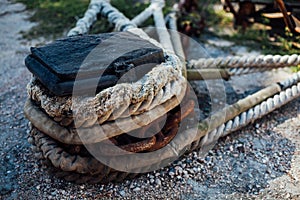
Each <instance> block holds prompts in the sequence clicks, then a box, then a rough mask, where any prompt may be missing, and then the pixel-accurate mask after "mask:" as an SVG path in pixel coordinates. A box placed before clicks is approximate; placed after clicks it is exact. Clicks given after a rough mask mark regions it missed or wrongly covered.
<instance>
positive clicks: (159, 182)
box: [155, 178, 161, 186]
mask: <svg viewBox="0 0 300 200" xmlns="http://www.w3.org/2000/svg"><path fill="white" fill-rule="evenodd" d="M155 183H156V185H159V186H160V185H161V180H160V179H158V178H157V179H156V180H155Z"/></svg>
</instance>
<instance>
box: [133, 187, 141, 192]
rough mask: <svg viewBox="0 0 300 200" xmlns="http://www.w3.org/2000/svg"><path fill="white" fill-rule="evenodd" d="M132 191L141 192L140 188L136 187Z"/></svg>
mask: <svg viewBox="0 0 300 200" xmlns="http://www.w3.org/2000/svg"><path fill="white" fill-rule="evenodd" d="M132 191H134V192H139V191H141V188H140V187H136V188H134V189H133V190H132Z"/></svg>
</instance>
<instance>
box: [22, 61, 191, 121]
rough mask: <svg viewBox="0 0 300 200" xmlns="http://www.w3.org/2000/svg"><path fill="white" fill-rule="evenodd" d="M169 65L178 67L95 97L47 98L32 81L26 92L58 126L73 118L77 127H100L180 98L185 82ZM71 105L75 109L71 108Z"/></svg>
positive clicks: (158, 70)
mask: <svg viewBox="0 0 300 200" xmlns="http://www.w3.org/2000/svg"><path fill="white" fill-rule="evenodd" d="M172 64H173V65H177V66H178V64H179V63H178V62H177V63H174V62H173V63H172V62H169V63H163V64H161V65H159V66H158V67H155V68H154V69H153V70H152V71H150V72H149V73H148V74H146V75H145V76H144V77H143V78H142V79H141V80H139V81H137V82H136V83H132V84H129V83H122V84H117V85H115V86H113V87H110V88H107V89H105V90H103V91H101V92H99V93H98V94H97V95H96V96H95V97H72V96H67V97H58V96H53V95H49V93H48V92H47V90H46V89H45V88H44V87H43V86H41V85H40V84H37V83H36V81H31V82H30V83H29V84H28V86H27V91H28V94H29V97H30V98H31V99H32V100H34V101H35V102H36V103H38V104H39V105H40V106H41V108H42V109H43V110H44V111H45V112H46V113H47V114H48V115H49V116H50V117H52V118H54V119H56V120H57V121H60V122H61V121H63V120H64V119H65V118H67V119H70V118H72V115H74V116H75V117H76V123H77V126H79V127H80V126H83V127H89V126H92V125H94V124H96V123H97V124H102V123H104V122H106V121H112V120H115V119H117V118H124V117H128V116H131V115H138V114H140V113H142V112H146V111H149V110H151V109H153V108H154V107H156V106H158V105H161V104H163V103H164V102H166V101H168V100H169V99H171V98H172V97H174V96H178V97H180V96H182V93H184V90H185V85H186V80H185V78H184V77H183V76H181V75H180V73H179V72H178V71H177V69H178V68H177V69H176V68H175V69H174V67H173V66H172ZM178 99H179V100H180V98H178ZM74 102H75V105H76V106H72V103H74ZM71 121H72V120H71ZM71 121H70V120H69V121H68V122H71ZM62 125H64V123H62ZM67 125H69V124H68V123H67Z"/></svg>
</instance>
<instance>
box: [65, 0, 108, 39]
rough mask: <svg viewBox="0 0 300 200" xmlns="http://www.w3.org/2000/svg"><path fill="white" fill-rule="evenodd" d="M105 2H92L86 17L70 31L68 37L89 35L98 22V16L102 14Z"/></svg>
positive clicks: (100, 0) (93, 0)
mask: <svg viewBox="0 0 300 200" xmlns="http://www.w3.org/2000/svg"><path fill="white" fill-rule="evenodd" d="M103 2H104V1H103V0H91V2H90V5H89V8H88V10H87V11H86V12H85V14H84V17H83V18H81V19H79V20H78V21H77V23H76V26H75V27H74V28H73V29H71V30H70V31H69V33H68V36H75V35H81V34H86V33H88V31H89V30H90V27H91V26H92V25H93V24H94V23H95V21H97V14H98V13H99V12H100V10H101V8H102V4H103Z"/></svg>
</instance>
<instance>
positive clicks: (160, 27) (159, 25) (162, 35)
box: [152, 0, 174, 53]
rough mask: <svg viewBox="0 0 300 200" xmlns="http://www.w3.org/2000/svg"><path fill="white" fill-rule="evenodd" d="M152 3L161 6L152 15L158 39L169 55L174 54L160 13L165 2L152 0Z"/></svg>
mask: <svg viewBox="0 0 300 200" xmlns="http://www.w3.org/2000/svg"><path fill="white" fill-rule="evenodd" d="M152 2H159V3H160V5H161V6H160V7H159V8H157V9H156V10H155V12H154V13H153V17H154V23H155V27H156V32H157V34H158V37H159V41H160V43H161V44H162V46H163V47H164V48H165V49H166V50H167V51H168V52H169V53H174V49H173V46H172V42H171V38H170V35H169V33H168V30H167V27H166V24H165V20H164V16H163V12H162V8H163V7H164V5H165V1H164V0H152Z"/></svg>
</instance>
